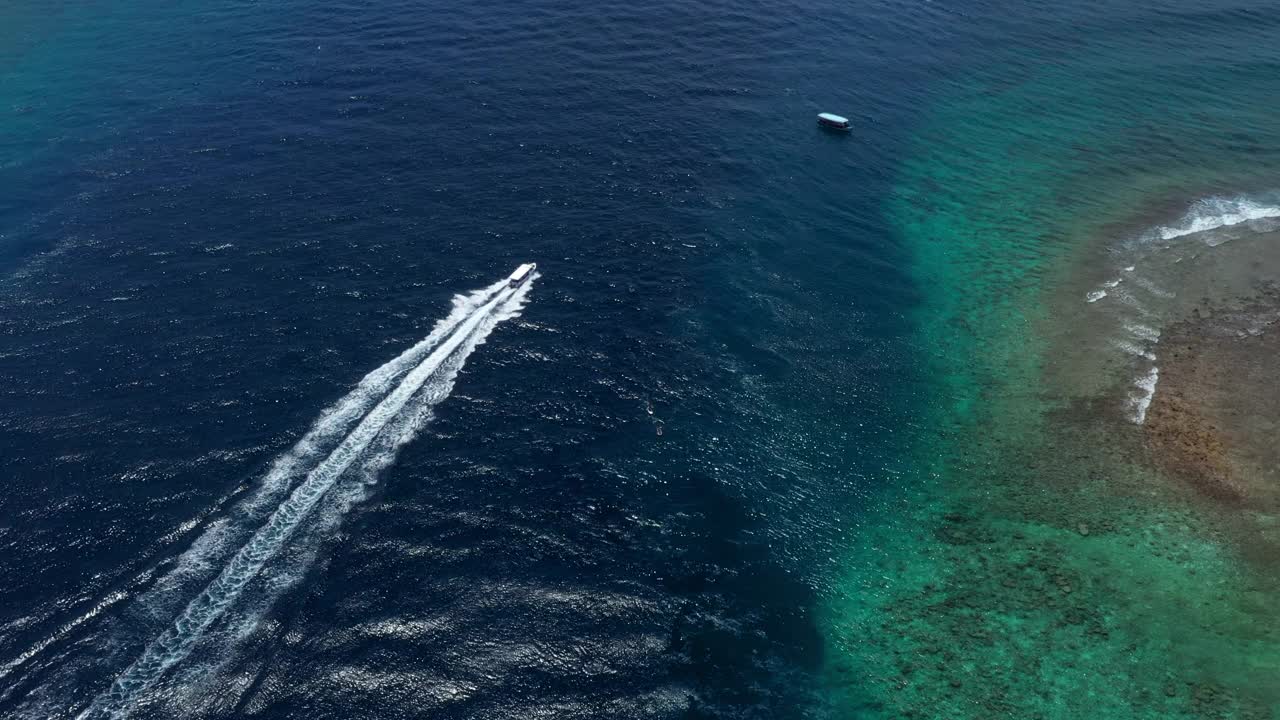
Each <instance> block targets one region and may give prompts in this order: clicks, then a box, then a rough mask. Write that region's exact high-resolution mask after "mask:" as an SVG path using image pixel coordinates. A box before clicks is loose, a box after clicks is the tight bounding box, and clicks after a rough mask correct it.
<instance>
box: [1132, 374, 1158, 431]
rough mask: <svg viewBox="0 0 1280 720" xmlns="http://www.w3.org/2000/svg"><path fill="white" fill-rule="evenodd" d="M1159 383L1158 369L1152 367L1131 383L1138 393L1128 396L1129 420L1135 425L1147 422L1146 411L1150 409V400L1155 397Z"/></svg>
mask: <svg viewBox="0 0 1280 720" xmlns="http://www.w3.org/2000/svg"><path fill="white" fill-rule="evenodd" d="M1159 381H1160V368H1158V367H1152V368H1151V369H1150V370H1148V371H1147V374H1146V375H1143V376H1142V377H1140V378H1138V379H1137V380H1135V381H1134V382H1133V384H1134V386H1136V387H1137V388H1138V392H1136V393H1134V394H1132V395H1130V396H1129V407H1130V409H1131V411H1132V412H1131V414H1130V416H1129V419H1130V420H1132V421H1133V422H1134V424H1135V425H1141V424H1143V423H1144V422H1146V421H1147V409H1148V408H1150V407H1151V400H1152V399H1153V398H1154V397H1155V396H1156V383H1157V382H1159Z"/></svg>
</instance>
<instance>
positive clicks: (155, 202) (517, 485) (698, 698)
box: [0, 0, 1127, 718]
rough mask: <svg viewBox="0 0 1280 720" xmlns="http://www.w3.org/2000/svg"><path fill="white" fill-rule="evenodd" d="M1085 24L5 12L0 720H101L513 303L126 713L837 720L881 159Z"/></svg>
mask: <svg viewBox="0 0 1280 720" xmlns="http://www.w3.org/2000/svg"><path fill="white" fill-rule="evenodd" d="M1095 5H1096V6H1091V7H1089V8H1087V9H1084V10H1081V11H1080V13H1079V15H1080V17H1083V18H1085V21H1087V22H1092V23H1100V22H1102V21H1103V20H1106V19H1108V18H1117V17H1118V18H1121V19H1122V20H1123V18H1124V17H1125V13H1126V12H1127V11H1126V10H1125V9H1124V8H1123V7H1122V4H1120V3H1115V4H1114V5H1115V7H1110V6H1108V5H1107V4H1105V3H1104V4H1101V5H1099V4H1095ZM1078 20H1079V18H1076V17H1072V15H1071V13H1070V12H1069V11H1068V10H1062V9H1059V8H1057V7H1056V6H1049V5H1039V4H1037V5H1031V6H1016V7H1015V6H1010V5H1008V4H1005V3H993V2H969V1H965V2H952V3H934V4H929V3H926V4H921V5H916V6H901V5H899V4H896V3H883V2H880V1H879V0H873V1H870V2H864V1H859V2H854V3H829V2H820V3H817V4H814V3H783V4H777V3H751V2H748V3H745V4H744V3H741V2H735V3H725V2H710V3H690V2H685V1H684V0H662V1H661V2H658V3H649V4H641V5H636V4H629V3H608V2H606V3H586V2H580V1H578V0H567V1H565V0H558V1H556V2H540V3H535V2H527V1H523V0H522V1H519V2H514V3H506V4H502V5H499V6H494V5H484V4H480V5H477V4H467V3H457V2H452V1H451V0H444V1H434V0H433V1H431V2H409V1H406V0H398V1H396V2H387V3H375V2H341V3H328V4H314V3H303V2H296V1H295V0H285V1H283V2H277V3H243V2H226V1H218V2H208V3H187V2H178V3H161V2H153V1H152V0H129V1H128V2H123V3H118V4H117V5H116V6H115V7H110V8H108V7H103V6H99V5H95V4H89V3H83V4H82V3H61V4H59V5H58V7H57V8H56V9H53V8H50V7H45V6H43V5H42V6H41V7H40V8H37V9H22V8H7V9H3V10H0V26H4V27H5V28H6V29H5V30H0V187H2V188H3V189H4V191H3V193H0V393H2V395H0V397H2V398H3V399H2V401H0V483H2V487H3V492H2V493H0V715H4V716H6V717H10V716H12V717H75V716H76V715H77V714H78V713H80V712H82V711H84V710H86V708H90V706H91V704H92V703H94V702H95V699H96V698H101V697H102V696H103V694H104V693H106V692H107V691H108V688H109V687H110V686H111V684H112V682H113V680H115V679H116V678H117V677H119V676H120V675H121V673H122V672H124V671H125V669H126V668H127V667H128V666H129V665H130V664H131V663H133V662H134V661H135V660H136V659H137V658H138V657H140V656H141V655H142V654H143V653H144V651H145V650H146V648H147V646H148V644H149V643H151V642H152V641H153V640H154V639H155V638H156V637H158V636H161V634H162V633H163V632H164V631H165V630H166V628H169V627H170V626H171V625H172V623H173V620H174V618H175V617H176V616H177V615H178V614H179V613H180V612H181V611H182V610H183V608H184V607H185V606H187V604H188V603H189V602H190V601H191V600H192V599H193V598H195V597H196V596H197V595H198V594H199V592H200V591H201V589H202V588H204V587H205V585H206V584H207V583H209V582H210V581H211V580H212V579H213V578H214V577H215V576H217V574H218V573H219V572H220V571H221V570H222V569H223V568H224V567H226V566H227V564H228V563H229V562H230V558H231V557H232V555H233V554H234V553H235V552H236V550H237V549H238V548H239V547H240V546H241V545H242V544H243V543H244V542H245V541H246V540H247V539H248V538H249V536H250V535H251V533H252V532H253V530H255V529H256V528H257V527H258V526H259V525H261V523H262V522H263V521H265V519H266V516H267V514H268V513H269V512H270V510H271V509H272V508H274V507H277V506H278V505H279V503H280V502H282V496H279V497H276V496H272V497H270V498H269V499H270V502H269V503H268V505H267V506H266V507H265V508H261V507H259V508H257V509H256V510H246V503H250V504H251V503H252V502H253V499H254V498H255V497H256V495H255V493H257V492H259V491H260V488H261V485H262V478H263V477H264V474H265V473H267V472H268V468H269V467H271V464H272V462H273V461H274V460H276V459H277V458H279V457H281V456H282V454H283V453H286V452H287V451H288V450H289V448H290V447H292V446H293V445H294V443H295V442H297V441H298V439H299V438H301V437H303V435H304V434H305V433H306V432H307V430H308V428H309V427H311V426H312V424H313V423H314V422H315V421H316V419H317V418H318V417H320V416H321V413H322V411H324V409H325V408H326V407H329V406H330V405H332V404H333V403H335V402H338V401H339V400H340V399H341V398H342V397H343V396H344V394H345V393H347V392H348V391H349V390H351V388H353V387H355V386H356V384H357V383H358V382H359V381H360V380H361V378H362V377H364V376H365V375H366V373H369V372H370V371H373V370H375V369H376V368H378V367H380V366H382V365H383V364H384V363H387V362H388V361H390V360H392V358H394V357H396V356H397V355H399V354H400V353H401V352H402V351H405V350H406V349H408V348H410V347H411V346H413V345H414V344H415V343H416V342H418V341H419V340H421V339H422V338H423V337H425V336H426V335H427V334H428V333H429V332H430V331H431V329H432V327H433V325H434V324H435V323H436V322H437V321H438V320H440V319H441V318H444V317H445V316H446V315H447V314H448V313H449V311H450V298H451V297H452V296H453V295H455V294H457V293H466V292H470V291H474V290H477V289H479V288H482V287H485V286H488V285H490V284H491V283H493V282H495V281H497V280H500V279H501V278H503V277H505V276H506V275H507V274H508V273H509V272H510V271H511V270H512V269H513V268H514V267H515V266H516V265H517V264H519V263H521V262H526V261H536V262H537V263H538V268H539V272H540V273H541V277H539V278H538V279H537V280H536V281H535V282H534V283H533V284H532V286H531V288H530V289H529V293H528V299H527V303H526V305H525V307H524V308H523V311H522V314H521V315H520V316H519V317H518V318H512V319H510V320H507V321H505V322H503V323H501V324H499V325H498V326H497V327H495V328H494V329H493V331H492V334H490V335H489V336H488V337H487V339H486V341H485V342H484V344H483V345H479V346H478V347H476V348H474V351H473V352H472V353H471V354H470V355H468V356H467V357H466V358H465V365H464V366H462V367H461V369H460V371H459V373H458V375H457V378H456V382H455V385H454V386H453V388H452V393H451V394H449V396H448V397H447V398H444V399H443V400H442V401H441V402H439V403H438V404H435V405H434V406H431V407H427V406H425V405H424V406H423V412H424V413H427V412H429V413H430V415H431V417H430V418H426V417H425V416H424V417H423V418H422V419H423V420H424V422H423V423H422V426H421V428H420V429H416V430H415V432H413V433H410V435H411V439H408V442H407V443H406V444H404V445H403V447H401V448H399V452H398V454H396V453H394V452H391V451H390V450H387V451H386V452H384V453H383V455H381V456H379V457H367V458H366V457H364V456H362V460H361V462H364V461H365V460H368V462H369V463H372V465H370V466H368V467H366V468H365V471H363V472H360V473H356V472H353V473H350V474H349V476H344V478H340V479H339V482H338V484H337V486H336V487H335V489H334V491H333V492H331V493H328V494H327V495H326V497H324V498H322V500H321V501H320V502H319V504H318V505H317V506H316V508H315V509H314V510H313V511H312V512H311V513H310V514H308V515H307V517H305V518H302V519H301V520H300V522H299V524H298V527H297V529H296V531H295V532H294V533H293V534H292V535H290V536H289V537H287V538H285V539H283V540H282V541H281V543H280V544H279V547H278V551H277V552H276V554H274V555H273V556H271V557H270V558H268V559H267V560H266V564H265V566H264V567H263V569H262V571H261V572H260V573H258V574H257V576H256V577H254V578H251V579H250V580H249V581H248V583H247V585H246V586H245V588H244V590H243V592H241V593H238V594H237V595H236V596H235V598H234V602H231V603H230V606H229V608H227V609H226V611H225V613H224V614H221V615H220V616H219V617H218V618H217V619H216V620H214V622H213V623H212V625H210V627H209V628H208V629H207V630H205V631H203V632H201V633H199V634H198V635H197V636H196V637H194V638H193V639H192V645H191V647H190V648H188V649H187V652H186V653H185V654H184V655H183V656H182V658H181V660H180V661H178V662H177V663H176V664H175V665H174V666H173V667H172V668H168V669H167V671H166V672H165V673H164V674H163V676H162V677H160V678H159V680H157V681H156V682H154V683H150V684H148V685H147V686H146V687H141V688H136V693H135V692H131V693H130V694H128V697H127V698H125V699H124V700H122V701H121V702H122V703H123V704H121V705H120V706H119V708H117V709H120V710H124V711H126V712H128V713H132V715H131V716H135V717H170V716H177V715H181V716H183V717H241V716H245V717H262V718H285V717H314V718H330V717H332V718H363V717H370V718H372V717H378V718H400V717H427V716H429V717H434V718H452V717H486V718H496V717H512V718H515V717H520V718H526V717H557V718H599V717H627V718H636V717H726V718H745V717H769V718H783V717H800V716H813V715H815V714H820V713H821V708H822V705H823V699H822V696H821V692H820V688H819V686H818V682H817V679H816V678H817V674H818V673H819V672H820V669H821V666H822V659H823V653H824V648H823V640H822V637H821V634H820V632H819V629H818V628H817V627H816V625H815V620H814V617H813V612H812V611H813V609H814V607H815V604H816V603H817V597H818V596H819V595H820V594H821V593H822V592H823V590H824V588H825V587H826V585H827V583H828V582H829V577H828V574H827V573H828V571H829V570H830V569H831V566H832V563H833V562H834V558H835V556H836V554H837V549H838V548H839V547H841V546H842V544H843V542H844V540H845V539H846V538H847V536H848V534H849V533H850V532H854V531H855V530H856V527H857V522H858V518H859V513H860V512H861V511H862V509H863V507H864V500H865V499H866V498H868V497H870V496H872V495H873V494H874V493H876V492H877V490H878V489H879V488H880V487H882V486H883V485H884V484H886V483H892V482H895V480H894V478H897V477H899V476H900V475H899V473H898V470H899V468H898V463H899V460H898V456H897V454H896V452H897V451H898V449H899V448H900V444H901V443H902V442H903V435H904V434H906V433H907V432H909V431H910V429H911V427H912V425H911V423H912V418H913V417H914V410H915V409H916V408H918V407H919V406H920V405H921V404H922V403H925V402H927V398H926V397H924V395H925V394H924V392H923V390H922V389H921V385H920V383H919V378H917V376H916V367H915V365H914V363H913V358H914V357H916V355H917V353H918V352H919V348H918V347H914V346H913V343H915V342H916V341H915V340H913V339H912V336H911V335H910V331H911V327H910V326H909V323H908V316H909V312H910V310H911V308H912V307H913V306H914V305H915V304H916V303H917V302H918V300H919V293H920V290H919V288H917V287H914V286H913V285H912V283H911V280H910V276H909V274H908V273H907V271H906V270H905V265H906V263H907V259H908V254H909V250H908V249H907V248H904V247H902V246H901V245H900V243H899V241H898V240H897V239H896V238H895V237H893V236H892V235H891V234H890V233H889V231H888V229H887V227H886V224H885V222H884V220H883V219H882V218H881V216H880V207H881V202H882V199H883V196H884V194H885V193H886V192H887V190H888V186H889V184H890V183H891V182H892V180H893V179H894V177H895V174H896V172H897V171H896V166H895V163H896V160H897V158H898V156H899V155H900V154H901V152H902V151H903V148H904V143H905V142H906V141H907V139H908V138H909V136H910V132H911V129H912V127H913V123H915V122H916V119H917V116H918V114H919V113H920V112H922V110H923V109H924V107H925V106H926V105H927V101H928V99H929V97H930V94H931V93H932V92H934V91H935V90H936V89H938V88H943V87H946V86H947V85H948V83H950V82H952V81H953V80H954V79H955V78H957V77H962V76H963V74H964V72H965V68H966V66H967V65H972V64H980V63H982V62H983V61H984V58H985V57H986V55H985V52H986V50H985V48H987V47H988V45H989V44H990V43H992V42H1001V41H1010V42H1012V41H1013V40H1012V39H1014V38H1016V40H1017V42H1024V43H1027V44H1028V45H1039V46H1040V47H1042V48H1046V49H1047V51H1050V52H1064V51H1066V50H1069V48H1070V46H1071V43H1072V40H1071V38H1072V35H1073V33H1076V32H1080V30H1079V28H1078V27H1077V25H1076V24H1075V23H1076V22H1077V21H1078ZM1010 72H1011V76H1016V73H1017V68H1012V69H1011V71H1010ZM822 110H828V111H833V112H839V113H843V114H846V115H848V116H849V117H851V118H852V120H853V124H854V132H853V133H852V134H851V135H849V136H840V135H832V134H829V133H823V132H821V131H819V130H818V129H817V128H816V127H814V124H813V116H814V114H815V113H816V112H818V111H822ZM407 437H408V436H407ZM406 439H407V438H406ZM370 452H372V451H370ZM393 456H394V462H393V463H391V464H390V465H389V467H386V468H385V469H381V470H379V469H378V468H377V467H374V466H376V465H377V464H378V462H380V461H382V460H385V461H387V462H391V458H392V457H393ZM369 468H372V469H369ZM357 476H358V477H357ZM299 481H300V478H298V477H294V478H293V479H292V480H291V481H290V482H292V483H294V484H296V483H297V482H299ZM255 513H256V514H255Z"/></svg>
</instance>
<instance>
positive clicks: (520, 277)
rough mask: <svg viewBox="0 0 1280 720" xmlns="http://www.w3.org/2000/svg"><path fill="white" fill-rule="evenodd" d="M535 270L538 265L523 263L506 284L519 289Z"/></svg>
mask: <svg viewBox="0 0 1280 720" xmlns="http://www.w3.org/2000/svg"><path fill="white" fill-rule="evenodd" d="M537 268H538V263H525V264H523V265H521V266H520V267H518V268H516V271H515V272H513V273H511V281H510V282H509V283H507V284H508V285H510V286H511V287H520V286H521V285H523V284H524V282H525V281H526V280H528V279H529V276H531V275H533V271H534V270H536V269H537Z"/></svg>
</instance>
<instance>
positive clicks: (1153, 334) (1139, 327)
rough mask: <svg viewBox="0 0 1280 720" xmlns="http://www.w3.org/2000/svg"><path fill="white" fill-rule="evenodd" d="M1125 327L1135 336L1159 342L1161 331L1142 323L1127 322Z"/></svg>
mask: <svg viewBox="0 0 1280 720" xmlns="http://www.w3.org/2000/svg"><path fill="white" fill-rule="evenodd" d="M1124 329H1125V330H1127V331H1129V333H1130V334H1131V335H1133V336H1134V337H1138V338H1141V339H1143V340H1146V341H1147V342H1157V341H1159V340H1160V331H1159V330H1157V329H1155V328H1153V327H1151V326H1149V325H1143V324H1142V323H1125V324H1124Z"/></svg>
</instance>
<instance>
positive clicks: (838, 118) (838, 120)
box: [818, 113, 849, 125]
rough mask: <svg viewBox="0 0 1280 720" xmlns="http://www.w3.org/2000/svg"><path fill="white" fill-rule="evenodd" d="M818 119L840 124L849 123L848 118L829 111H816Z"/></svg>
mask: <svg viewBox="0 0 1280 720" xmlns="http://www.w3.org/2000/svg"><path fill="white" fill-rule="evenodd" d="M818 119H819V120H826V121H827V122H833V123H840V124H841V125H848V124H849V118H847V117H841V116H839V115H833V114H831V113H818Z"/></svg>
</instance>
